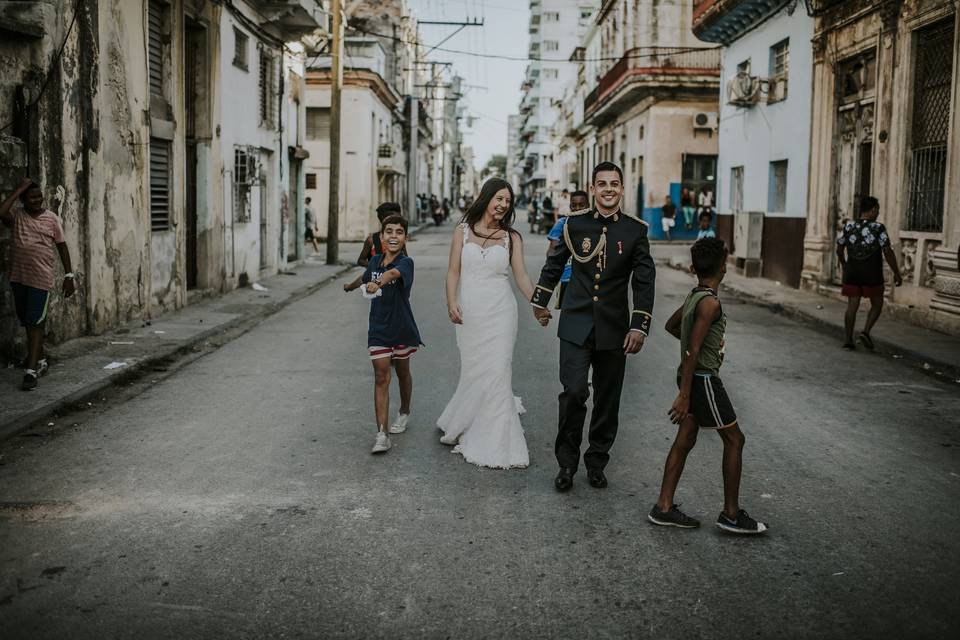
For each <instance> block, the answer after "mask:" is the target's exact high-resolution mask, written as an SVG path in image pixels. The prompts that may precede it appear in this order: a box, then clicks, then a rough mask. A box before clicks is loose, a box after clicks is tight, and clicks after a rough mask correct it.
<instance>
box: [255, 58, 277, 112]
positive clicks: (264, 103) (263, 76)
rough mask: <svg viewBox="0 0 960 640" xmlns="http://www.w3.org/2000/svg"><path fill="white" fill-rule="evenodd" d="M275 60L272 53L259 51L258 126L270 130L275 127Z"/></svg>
mask: <svg viewBox="0 0 960 640" xmlns="http://www.w3.org/2000/svg"><path fill="white" fill-rule="evenodd" d="M277 75H278V74H277V60H276V57H275V56H274V54H273V52H272V51H270V50H268V49H260V79H259V84H260V126H262V127H264V128H267V129H270V128H273V127H274V126H275V125H276V113H277V93H278V91H277Z"/></svg>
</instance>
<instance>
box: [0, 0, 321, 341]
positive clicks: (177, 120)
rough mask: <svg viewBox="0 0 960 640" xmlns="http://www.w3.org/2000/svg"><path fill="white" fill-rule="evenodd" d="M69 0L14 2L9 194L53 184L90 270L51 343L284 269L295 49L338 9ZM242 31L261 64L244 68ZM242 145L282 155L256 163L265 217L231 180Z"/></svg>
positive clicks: (6, 309)
mask: <svg viewBox="0 0 960 640" xmlns="http://www.w3.org/2000/svg"><path fill="white" fill-rule="evenodd" d="M64 4H65V3H62V2H54V1H52V0H50V1H48V0H42V1H40V2H32V3H23V2H17V3H3V4H2V5H0V30H2V33H3V37H2V38H0V58H2V61H3V65H4V69H5V72H4V75H3V79H2V80H0V118H2V120H3V124H2V126H3V127H4V129H3V131H2V135H3V139H2V142H0V144H2V147H3V149H2V153H0V192H2V193H3V194H6V193H9V191H10V190H11V189H12V188H14V187H15V186H16V184H17V182H18V181H19V179H20V178H21V177H22V176H24V175H29V176H30V177H31V178H33V179H34V180H36V181H38V182H40V183H41V184H42V185H43V187H44V191H45V193H46V196H47V204H48V206H49V207H50V208H52V209H54V210H55V211H56V212H57V213H59V214H60V216H61V218H62V220H63V225H64V228H65V232H66V235H67V242H68V246H69V247H70V251H71V254H72V256H73V261H74V271H75V272H76V274H77V288H78V295H77V296H76V297H74V298H73V299H71V300H68V301H63V300H62V299H61V298H59V297H58V296H54V298H53V304H52V307H51V310H50V314H49V320H48V323H47V329H48V334H49V338H50V339H52V340H54V341H59V340H62V339H65V338H69V337H73V336H78V335H83V334H90V333H92V334H97V333H101V332H103V331H105V330H107V329H109V328H111V327H115V326H117V325H120V324H123V323H125V322H128V321H131V320H135V319H142V320H148V319H150V318H151V317H153V316H154V315H157V314H159V313H163V312H166V311H170V310H173V309H177V308H179V307H181V306H183V305H184V304H186V303H187V300H188V291H189V290H190V289H208V290H213V291H223V290H227V289H229V288H232V287H233V286H236V285H237V284H239V283H241V282H242V281H244V280H245V279H246V280H251V281H253V280H256V279H258V278H259V277H260V276H261V275H262V274H265V273H271V272H275V271H276V270H277V269H278V268H280V266H281V265H282V264H283V263H284V261H285V260H286V257H287V252H285V251H283V250H282V247H281V237H282V228H281V227H282V224H283V217H282V216H283V212H284V206H283V201H284V199H286V201H287V202H290V201H291V200H293V196H292V195H290V194H286V195H285V194H284V191H285V189H282V188H281V187H280V185H281V181H283V182H282V184H283V185H284V186H286V185H287V184H291V185H292V184H294V183H296V182H297V180H292V179H290V174H289V163H286V166H284V164H285V161H284V160H283V158H286V157H287V156H288V153H287V151H288V150H287V148H285V145H286V146H289V147H296V146H297V141H296V140H295V139H293V138H291V137H290V134H289V133H287V134H286V135H285V134H284V133H283V131H284V129H285V128H288V127H289V126H290V125H289V124H288V123H287V119H288V118H290V117H291V116H290V113H291V110H290V106H291V105H292V104H294V102H292V101H291V100H292V94H291V92H290V88H291V85H289V84H284V79H285V76H284V74H283V72H282V70H283V69H284V66H285V65H284V54H283V51H284V50H285V43H287V42H290V41H293V40H296V39H298V38H300V37H301V36H303V35H305V34H307V33H311V32H313V31H316V30H317V29H318V28H319V27H320V26H321V24H322V13H321V11H322V3H320V2H318V1H317V0H286V1H283V2H281V1H272V2H260V1H254V0H245V1H244V2H231V3H213V2H208V1H205V0H168V1H165V0H81V1H78V2H73V3H69V4H70V6H69V7H67V8H66V9H64ZM238 33H241V34H243V35H244V36H245V37H246V40H245V42H246V45H245V46H246V48H245V49H244V50H245V51H246V53H247V57H246V64H247V68H246V69H240V68H238V65H237V64H236V62H237V53H238V51H240V49H241V48H240V46H239V45H238V42H239V38H238V37H237V34H238ZM299 64H300V65H301V67H302V62H300V63H299ZM291 65H293V66H296V65H297V61H296V56H293V57H288V59H287V61H286V67H287V68H289V67H290V66H291ZM235 73H242V74H245V75H243V76H237V77H234V74H235ZM267 96H269V101H266V100H264V97H267ZM294 111H296V108H294ZM241 114H244V115H243V116H241ZM264 116H267V118H266V119H265V118H264ZM248 129H252V131H253V132H255V133H254V134H252V135H253V138H252V139H248V138H245V137H244V136H247V135H248ZM238 147H243V148H244V149H253V148H255V149H257V152H256V153H257V154H258V155H259V156H260V159H261V160H262V159H263V154H266V155H267V156H268V157H270V158H272V160H271V161H269V162H261V163H260V164H253V163H251V164H248V165H245V166H246V168H247V174H246V176H245V178H246V180H248V181H249V184H248V185H247V186H249V187H250V191H251V192H253V191H255V190H256V188H257V187H256V186H255V185H253V182H255V181H260V180H264V179H266V185H265V187H264V186H263V185H261V186H260V193H258V194H257V196H259V204H260V207H259V209H258V210H257V212H258V213H260V216H259V217H256V218H255V217H253V215H252V213H253V211H254V209H253V208H252V207H251V208H250V210H249V211H250V214H251V215H250V219H249V220H244V221H240V220H238V219H237V218H236V217H235V215H234V212H235V211H238V210H241V209H239V208H238V207H237V206H236V199H235V196H236V190H235V189H234V188H233V186H232V184H231V183H232V182H235V181H236V178H235V176H236V172H235V167H236V164H235V158H236V155H235V150H236V149H237V148H238ZM271 179H272V180H273V181H274V182H273V183H272V184H271V182H270V180H271ZM299 199H300V198H299V196H297V197H296V200H299ZM296 200H293V201H296ZM247 211H248V210H247V209H242V212H243V213H244V214H246V212H247ZM261 212H265V213H261ZM264 222H267V224H266V225H265V226H266V230H265V234H264V230H262V227H263V226H264V224H263V223H264ZM243 224H247V225H253V226H256V227H257V230H256V231H253V232H250V231H249V230H248V231H247V232H246V233H244V232H242V231H241V227H240V225H243ZM264 238H266V242H264ZM242 243H246V244H242ZM8 251H9V245H8V232H7V231H6V230H5V229H4V230H0V255H2V258H0V351H2V354H3V355H4V356H5V357H7V358H13V357H14V356H15V353H16V351H17V346H18V340H19V330H18V327H17V326H16V323H15V322H14V319H13V308H12V301H11V299H10V296H9V288H8V286H7V283H6V281H5V279H4V278H3V273H4V272H5V268H3V266H4V264H5V261H6V259H7V256H8ZM250 254H253V256H255V259H254V258H251V257H250ZM238 257H239V259H238Z"/></svg>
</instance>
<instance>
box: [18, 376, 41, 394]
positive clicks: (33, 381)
mask: <svg viewBox="0 0 960 640" xmlns="http://www.w3.org/2000/svg"><path fill="white" fill-rule="evenodd" d="M36 388H37V374H35V373H26V374H24V376H23V382H22V383H20V389H21V390H22V391H31V390H33V389H36Z"/></svg>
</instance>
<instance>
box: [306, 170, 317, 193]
mask: <svg viewBox="0 0 960 640" xmlns="http://www.w3.org/2000/svg"><path fill="white" fill-rule="evenodd" d="M306 181H307V184H306V188H307V189H316V188H317V174H315V173H308V174H306Z"/></svg>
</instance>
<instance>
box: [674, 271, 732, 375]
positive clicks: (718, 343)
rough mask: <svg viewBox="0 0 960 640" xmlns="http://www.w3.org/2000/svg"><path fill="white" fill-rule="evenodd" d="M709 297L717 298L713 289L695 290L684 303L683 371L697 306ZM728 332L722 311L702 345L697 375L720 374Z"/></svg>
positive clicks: (681, 344)
mask: <svg viewBox="0 0 960 640" xmlns="http://www.w3.org/2000/svg"><path fill="white" fill-rule="evenodd" d="M708 296H713V297H714V298H716V297H717V294H716V293H714V292H713V291H712V290H711V289H694V290H693V291H691V292H690V294H689V295H688V296H687V299H686V300H684V301H683V315H682V318H683V321H682V324H681V325H680V367H679V368H678V369H677V372H678V373H679V372H681V371H682V370H683V358H684V357H685V356H686V354H687V344H688V343H689V341H690V332H691V331H693V322H694V320H695V318H696V310H697V305H698V304H700V301H701V300H703V299H704V298H706V297H708ZM726 330H727V314H725V313H724V312H723V308H722V307H721V309H720V317H719V318H717V319H716V320H714V321H713V324H711V325H710V329H709V330H708V331H707V335H706V336H705V337H704V339H703V344H702V345H700V357H699V358H698V359H697V368H696V373H709V374H711V375H714V376H716V375H719V374H720V365H721V364H723V348H724V342H723V335H724V332H725V331H726Z"/></svg>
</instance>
